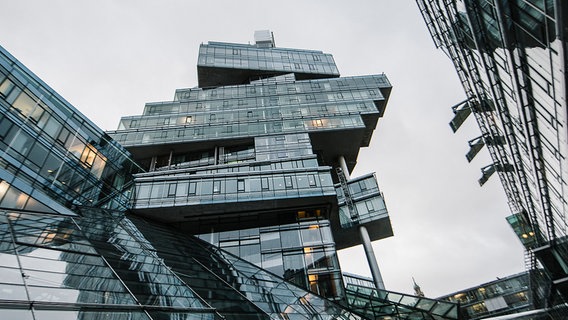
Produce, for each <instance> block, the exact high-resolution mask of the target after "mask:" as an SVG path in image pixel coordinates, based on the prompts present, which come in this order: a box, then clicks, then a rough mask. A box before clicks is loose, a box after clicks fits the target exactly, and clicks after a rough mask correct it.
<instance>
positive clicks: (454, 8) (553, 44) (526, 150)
mask: <svg viewBox="0 0 568 320" xmlns="http://www.w3.org/2000/svg"><path fill="white" fill-rule="evenodd" d="M417 2H418V4H419V6H420V9H421V11H422V14H423V16H424V20H425V21H426V24H427V26H428V29H429V30H430V33H431V35H432V37H433V39H434V42H435V43H436V46H438V47H440V48H442V49H443V50H444V52H445V53H446V54H447V55H448V57H449V58H450V59H451V60H452V61H453V63H454V66H455V67H456V70H457V72H458V75H459V77H460V80H461V82H462V84H463V87H464V89H465V91H466V100H465V101H463V102H461V103H459V104H458V105H456V106H455V107H453V110H454V113H455V115H456V116H455V118H454V119H453V120H452V122H451V123H450V125H451V127H452V129H453V130H454V131H455V130H457V129H458V128H459V127H460V125H461V124H462V123H463V121H464V120H465V118H466V117H467V116H468V115H470V114H473V115H474V117H475V119H476V121H477V123H478V124H479V127H480V129H481V135H480V136H479V137H477V138H474V139H472V140H471V141H470V142H469V144H470V147H471V150H470V151H469V152H468V154H467V158H468V160H469V161H471V159H473V157H475V155H476V153H477V152H479V150H480V149H481V148H482V147H483V146H487V148H488V150H489V153H490V155H491V158H492V161H493V163H489V164H487V166H485V167H484V168H482V177H481V178H480V180H479V183H480V185H483V184H484V183H485V182H486V181H487V180H488V179H489V177H490V176H491V175H493V174H494V173H497V174H498V176H499V178H500V179H501V182H502V184H503V187H504V189H505V191H506V194H507V197H508V201H509V205H510V208H511V211H512V212H513V215H512V216H510V217H508V218H507V220H508V221H509V222H510V224H511V225H512V227H513V229H514V231H515V232H516V233H517V235H518V236H519V239H520V240H521V242H522V243H523V245H524V246H525V248H526V249H527V250H528V266H529V267H530V268H531V269H534V268H535V267H537V266H538V264H537V261H538V263H539V264H540V266H542V267H543V268H544V270H545V271H546V273H545V277H544V278H545V279H541V280H543V281H545V282H546V283H547V288H548V289H547V290H544V291H545V292H542V291H540V292H538V293H537V292H535V293H534V295H533V298H534V299H536V300H537V302H538V303H536V305H537V307H550V306H552V305H554V304H556V303H562V301H566V299H567V298H568V247H567V244H566V236H567V223H568V219H567V218H566V213H567V211H568V210H567V208H568V207H567V203H566V195H567V190H568V185H567V179H568V162H567V160H566V159H567V156H568V143H567V137H568V130H567V129H568V127H567V104H566V70H565V65H566V53H567V52H566V35H567V33H566V26H565V25H564V24H565V22H566V21H567V20H568V19H567V18H568V17H567V13H566V10H567V9H566V8H567V7H566V5H565V3H564V2H563V1H553V0H543V1H529V0H516V1H481V0H471V1H436V0H419V1H417ZM534 274H537V273H536V272H535V273H534ZM533 281H534V279H533ZM536 287H538V286H535V288H536Z"/></svg>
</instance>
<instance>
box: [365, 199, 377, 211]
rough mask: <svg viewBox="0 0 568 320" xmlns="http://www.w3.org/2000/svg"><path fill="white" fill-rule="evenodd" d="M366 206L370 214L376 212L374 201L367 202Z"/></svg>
mask: <svg viewBox="0 0 568 320" xmlns="http://www.w3.org/2000/svg"><path fill="white" fill-rule="evenodd" d="M365 205H366V206H367V211H368V212H373V211H375V206H373V201H372V200H367V201H365Z"/></svg>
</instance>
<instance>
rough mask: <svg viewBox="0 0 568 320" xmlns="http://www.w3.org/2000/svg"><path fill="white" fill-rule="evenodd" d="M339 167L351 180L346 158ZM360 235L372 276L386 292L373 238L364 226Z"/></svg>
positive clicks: (342, 157) (360, 227) (343, 158)
mask: <svg viewBox="0 0 568 320" xmlns="http://www.w3.org/2000/svg"><path fill="white" fill-rule="evenodd" d="M339 166H340V167H341V170H342V171H343V175H345V179H346V180H349V179H350V175H349V169H348V168H347V161H345V157H344V156H339ZM359 235H360V237H361V243H362V244H363V249H365V255H366V256H367V262H368V263H369V269H371V275H372V276H373V281H374V282H375V286H376V287H377V289H381V290H385V283H384V282H383V277H382V276H381V270H380V269H379V264H378V263H377V257H376V256H375V252H374V251H373V246H372V245H371V238H370V237H369V231H367V228H366V227H365V226H364V225H359Z"/></svg>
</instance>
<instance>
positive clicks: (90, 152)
mask: <svg viewBox="0 0 568 320" xmlns="http://www.w3.org/2000/svg"><path fill="white" fill-rule="evenodd" d="M96 156H97V151H96V149H95V148H93V147H91V146H90V145H89V146H86V147H85V149H83V153H82V154H81V162H82V163H83V164H85V165H86V166H87V167H89V168H90V167H92V166H93V163H94V162H95V158H96Z"/></svg>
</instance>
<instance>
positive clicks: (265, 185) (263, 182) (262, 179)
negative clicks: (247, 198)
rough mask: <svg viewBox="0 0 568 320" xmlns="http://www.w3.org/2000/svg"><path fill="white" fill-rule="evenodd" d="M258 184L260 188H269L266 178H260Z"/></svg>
mask: <svg viewBox="0 0 568 320" xmlns="http://www.w3.org/2000/svg"><path fill="white" fill-rule="evenodd" d="M260 185H261V189H262V190H268V189H269V185H268V178H260Z"/></svg>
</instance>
